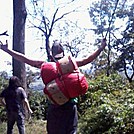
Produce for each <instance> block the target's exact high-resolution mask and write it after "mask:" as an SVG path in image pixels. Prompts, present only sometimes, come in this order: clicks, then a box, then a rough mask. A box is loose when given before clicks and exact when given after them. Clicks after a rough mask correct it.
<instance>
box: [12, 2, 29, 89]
mask: <svg viewBox="0 0 134 134" xmlns="http://www.w3.org/2000/svg"><path fill="white" fill-rule="evenodd" d="M26 16H27V12H26V7H25V0H13V50H15V51H18V52H20V53H23V54H25V45H24V44H25V22H26ZM13 75H15V76H18V77H19V78H20V79H21V82H22V85H23V87H24V88H25V89H26V70H25V63H21V62H19V61H17V60H15V59H13Z"/></svg>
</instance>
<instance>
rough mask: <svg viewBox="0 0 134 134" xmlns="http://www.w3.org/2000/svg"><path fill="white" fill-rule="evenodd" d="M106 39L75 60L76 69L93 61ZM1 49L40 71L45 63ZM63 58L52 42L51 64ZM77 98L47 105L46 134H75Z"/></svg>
mask: <svg viewBox="0 0 134 134" xmlns="http://www.w3.org/2000/svg"><path fill="white" fill-rule="evenodd" d="M106 45H107V44H106V39H103V40H102V42H101V46H100V47H99V48H98V49H97V50H96V51H95V52H94V53H93V54H91V55H89V56H87V57H86V58H84V59H81V60H76V64H77V66H78V67H81V66H84V65H86V64H88V63H90V62H92V61H93V60H94V59H96V58H97V57H98V56H99V54H100V53H101V52H102V51H103V50H104V48H105V46H106ZM1 49H2V50H3V51H5V52H6V53H8V54H10V55H11V56H12V57H14V58H15V59H16V60H18V61H21V62H24V63H27V64H29V65H31V66H34V67H36V68H39V69H41V66H42V64H44V63H46V62H44V61H41V60H38V61H37V60H32V59H29V58H27V57H26V56H25V55H23V54H21V53H19V52H16V51H14V50H10V49H8V45H7V44H6V45H1ZM63 57H64V50H63V47H62V46H61V44H60V43H59V42H54V44H53V46H52V62H56V61H57V60H59V59H61V58H63ZM76 104H77V98H71V99H70V100H69V101H68V102H66V103H65V104H63V105H54V104H51V103H50V105H49V108H48V117H47V132H48V134H76V133H77V124H78V115H77V105H76Z"/></svg>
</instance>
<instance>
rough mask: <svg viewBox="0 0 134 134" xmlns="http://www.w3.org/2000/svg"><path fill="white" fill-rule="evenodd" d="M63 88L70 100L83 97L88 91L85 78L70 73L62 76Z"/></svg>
mask: <svg viewBox="0 0 134 134" xmlns="http://www.w3.org/2000/svg"><path fill="white" fill-rule="evenodd" d="M62 81H63V82H64V85H65V88H66V90H67V92H68V95H69V97H70V98H74V97H78V96H79V95H83V94H85V93H86V91H87V90H88V83H87V80H86V78H85V76H84V75H83V74H81V73H71V74H66V75H63V76H62Z"/></svg>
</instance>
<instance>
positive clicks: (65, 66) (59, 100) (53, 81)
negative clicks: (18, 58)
mask: <svg viewBox="0 0 134 134" xmlns="http://www.w3.org/2000/svg"><path fill="white" fill-rule="evenodd" d="M41 77H42V80H43V82H44V84H45V88H44V93H45V94H46V95H47V97H48V98H49V99H50V101H51V102H52V103H54V104H58V105H62V104H64V103H66V102H67V101H68V100H69V99H70V98H74V97H78V96H79V95H83V94H85V93H86V91H87V89H88V83H87V80H86V78H85V76H84V75H83V74H82V73H81V72H79V70H78V66H77V64H76V62H75V61H74V60H73V59H72V58H71V57H70V56H68V57H64V58H62V59H60V60H58V61H57V62H56V63H55V62H47V63H43V64H42V66H41Z"/></svg>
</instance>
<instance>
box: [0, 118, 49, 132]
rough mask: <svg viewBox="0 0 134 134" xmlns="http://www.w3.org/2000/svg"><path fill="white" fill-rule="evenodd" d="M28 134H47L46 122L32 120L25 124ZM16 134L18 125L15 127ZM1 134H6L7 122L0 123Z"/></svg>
mask: <svg viewBox="0 0 134 134" xmlns="http://www.w3.org/2000/svg"><path fill="white" fill-rule="evenodd" d="M25 128H26V134H47V132H46V122H45V121H41V120H30V121H26V122H25ZM13 132H14V134H18V128H17V125H16V124H15V125H14V130H13ZM0 134H6V122H3V123H0Z"/></svg>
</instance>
